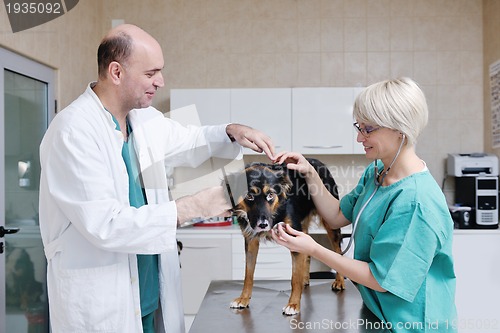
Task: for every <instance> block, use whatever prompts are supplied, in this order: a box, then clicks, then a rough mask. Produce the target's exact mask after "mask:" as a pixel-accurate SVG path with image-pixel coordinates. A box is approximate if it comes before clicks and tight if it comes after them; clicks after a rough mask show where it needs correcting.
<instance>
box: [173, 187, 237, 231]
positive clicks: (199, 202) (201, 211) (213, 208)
mask: <svg viewBox="0 0 500 333" xmlns="http://www.w3.org/2000/svg"><path fill="white" fill-rule="evenodd" d="M175 203H176V205H177V224H178V225H179V224H182V223H184V222H187V221H190V220H192V219H194V218H195V217H201V218H209V217H214V216H220V215H222V214H224V213H227V215H230V213H229V212H228V211H229V210H230V209H231V204H230V203H229V202H228V200H227V195H226V193H225V191H224V188H223V187H222V186H214V187H210V188H207V189H205V190H201V191H200V192H197V193H195V194H193V195H187V196H185V197H182V198H179V199H177V200H175Z"/></svg>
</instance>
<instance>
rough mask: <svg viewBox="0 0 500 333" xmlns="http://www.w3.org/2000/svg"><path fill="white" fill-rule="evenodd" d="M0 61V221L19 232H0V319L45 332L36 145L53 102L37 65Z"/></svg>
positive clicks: (9, 326) (14, 327)
mask: <svg viewBox="0 0 500 333" xmlns="http://www.w3.org/2000/svg"><path fill="white" fill-rule="evenodd" d="M0 51H1V49H0ZM18 57H19V56H18ZM21 58H22V57H21ZM22 59H24V58H22ZM14 60H15V59H14ZM2 65H3V68H2V70H3V72H2V73H1V75H2V76H3V78H1V79H0V81H3V84H2V85H0V87H1V86H3V91H2V93H3V105H0V109H2V108H3V112H0V121H1V122H3V124H4V126H3V131H2V128H1V127H0V135H1V136H2V138H1V141H3V145H1V146H0V149H1V150H2V152H1V153H2V157H3V163H2V164H3V168H0V176H1V177H2V182H3V188H1V187H0V189H1V190H2V191H1V192H0V199H2V201H3V202H2V205H0V208H2V207H1V206H3V207H4V209H3V212H2V214H4V216H3V217H2V219H1V220H0V226H2V224H3V226H4V228H5V229H7V230H12V231H15V230H17V229H18V232H16V233H11V234H7V235H5V237H4V238H0V242H3V244H4V249H3V254H0V256H2V257H3V258H2V261H0V274H2V277H3V279H0V282H3V283H2V284H3V286H1V287H3V288H0V290H2V289H3V290H2V291H3V292H2V294H3V295H0V301H1V302H2V303H3V304H2V306H1V307H0V310H2V309H3V310H2V312H3V313H2V314H0V319H4V320H1V321H0V333H4V332H5V333H10V332H16V333H25V332H26V333H35V332H36V333H46V332H49V318H48V302H47V286H46V266H47V263H46V259H45V255H44V251H43V244H42V240H41V237H40V228H39V225H38V194H39V193H38V188H39V186H38V184H39V177H40V176H39V175H40V163H39V146H40V142H41V140H42V137H43V134H44V133H45V131H46V129H47V126H48V121H49V119H48V118H49V107H50V105H51V103H49V95H50V94H49V83H48V82H45V81H44V80H42V79H39V78H38V77H37V74H38V72H37V71H35V72H33V73H29V71H25V70H23V69H19V70H17V69H16V68H15V65H13V68H14V69H12V68H10V66H9V64H2ZM40 66H41V65H40ZM50 88H51V87H50ZM2 118H3V119H2ZM2 132H3V133H2ZM2 171H3V172H2ZM1 197H3V198H1ZM2 222H3V223H2ZM2 262H3V265H2ZM2 266H3V267H2ZM2 280H3V281H2ZM2 317H3V318H2Z"/></svg>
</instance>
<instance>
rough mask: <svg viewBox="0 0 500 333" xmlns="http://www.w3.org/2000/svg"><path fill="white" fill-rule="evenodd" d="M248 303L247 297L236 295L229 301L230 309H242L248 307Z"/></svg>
mask: <svg viewBox="0 0 500 333" xmlns="http://www.w3.org/2000/svg"><path fill="white" fill-rule="evenodd" d="M249 304H250V298H249V297H238V298H236V299H235V300H234V301H232V302H231V304H230V305H229V307H230V308H231V309H244V308H248V305H249Z"/></svg>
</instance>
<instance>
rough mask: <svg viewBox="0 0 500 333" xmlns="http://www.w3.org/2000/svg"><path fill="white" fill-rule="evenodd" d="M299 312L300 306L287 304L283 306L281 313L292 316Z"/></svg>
mask: <svg viewBox="0 0 500 333" xmlns="http://www.w3.org/2000/svg"><path fill="white" fill-rule="evenodd" d="M299 312H300V306H299V305H297V304H288V305H287V306H286V307H284V308H283V314H284V315H287V316H293V315H296V314H298V313H299Z"/></svg>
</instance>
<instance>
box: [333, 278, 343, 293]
mask: <svg viewBox="0 0 500 333" xmlns="http://www.w3.org/2000/svg"><path fill="white" fill-rule="evenodd" d="M344 289H345V283H344V279H335V280H334V281H333V282H332V290H333V291H342V290H344Z"/></svg>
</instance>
